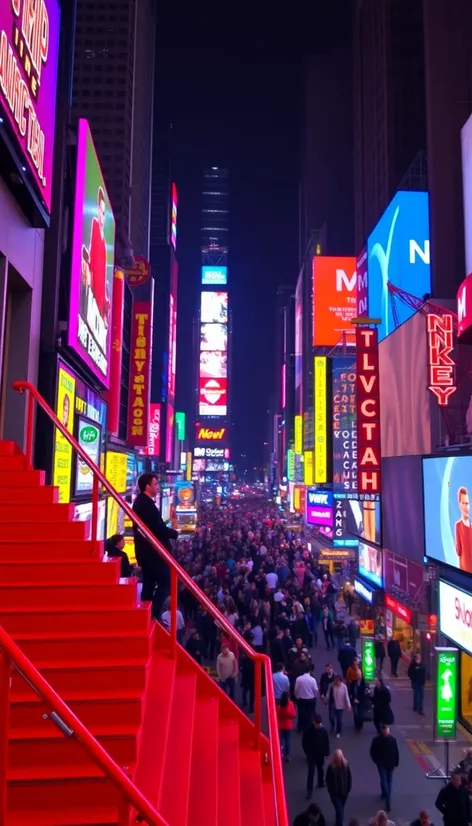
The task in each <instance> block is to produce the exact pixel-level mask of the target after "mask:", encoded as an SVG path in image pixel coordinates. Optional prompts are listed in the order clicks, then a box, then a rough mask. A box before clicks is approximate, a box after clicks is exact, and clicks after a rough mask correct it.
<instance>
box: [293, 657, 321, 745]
mask: <svg viewBox="0 0 472 826" xmlns="http://www.w3.org/2000/svg"><path fill="white" fill-rule="evenodd" d="M312 670H313V666H312V664H311V663H306V665H305V673H304V674H302V675H301V676H300V677H297V679H296V681H295V688H294V695H295V699H296V701H297V705H298V724H297V729H298V731H305V729H307V728H308V726H310V725H311V723H312V722H313V718H314V716H315V712H316V698H317V697H318V683H317V682H316V680H315V678H314V677H313V676H312V673H311V672H312Z"/></svg>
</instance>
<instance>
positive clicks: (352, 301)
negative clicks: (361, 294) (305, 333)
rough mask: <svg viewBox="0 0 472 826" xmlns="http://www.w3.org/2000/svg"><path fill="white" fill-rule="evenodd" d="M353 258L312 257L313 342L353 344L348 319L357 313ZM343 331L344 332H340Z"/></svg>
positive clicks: (319, 343) (354, 262)
mask: <svg viewBox="0 0 472 826" xmlns="http://www.w3.org/2000/svg"><path fill="white" fill-rule="evenodd" d="M356 284H357V276H356V259H355V258H354V256H353V257H348V258H337V257H336V258H335V257H327V256H324V255H315V257H314V258H313V344H314V345H315V347H332V346H334V345H335V344H342V343H343V338H344V341H345V343H346V344H348V345H353V344H354V335H353V333H354V331H353V327H352V325H351V319H352V318H355V317H356V314H357V291H356ZM343 334H345V336H343Z"/></svg>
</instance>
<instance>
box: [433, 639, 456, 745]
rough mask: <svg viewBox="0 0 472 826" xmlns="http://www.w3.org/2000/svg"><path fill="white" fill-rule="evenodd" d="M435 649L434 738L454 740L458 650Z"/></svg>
mask: <svg viewBox="0 0 472 826" xmlns="http://www.w3.org/2000/svg"><path fill="white" fill-rule="evenodd" d="M435 651H436V685H435V689H434V690H435V704H434V739H435V740H455V739H456V727H457V700H458V698H457V686H458V671H459V651H458V650H457V648H436V649H435Z"/></svg>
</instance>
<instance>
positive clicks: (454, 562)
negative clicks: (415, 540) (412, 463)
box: [423, 456, 472, 574]
mask: <svg viewBox="0 0 472 826" xmlns="http://www.w3.org/2000/svg"><path fill="white" fill-rule="evenodd" d="M471 474H472V456H434V457H431V458H426V459H423V497H424V528H425V545H426V554H427V556H430V557H431V558H432V559H435V560H437V561H438V562H442V563H445V564H446V565H451V566H452V567H454V568H459V569H460V570H461V571H466V572H467V573H468V574H472V524H471V514H470V496H471V495H472V486H471V484H470V480H471Z"/></svg>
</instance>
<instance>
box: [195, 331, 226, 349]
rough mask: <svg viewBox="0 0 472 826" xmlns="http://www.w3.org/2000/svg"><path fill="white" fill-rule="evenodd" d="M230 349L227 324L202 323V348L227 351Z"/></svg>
mask: <svg viewBox="0 0 472 826" xmlns="http://www.w3.org/2000/svg"><path fill="white" fill-rule="evenodd" d="M227 349H228V325H227V324H202V325H201V328H200V350H210V351H215V350H217V351H219V352H220V353H224V352H226V350H227Z"/></svg>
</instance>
